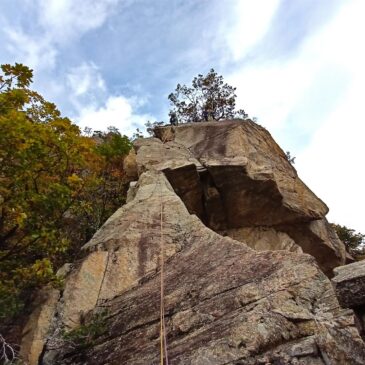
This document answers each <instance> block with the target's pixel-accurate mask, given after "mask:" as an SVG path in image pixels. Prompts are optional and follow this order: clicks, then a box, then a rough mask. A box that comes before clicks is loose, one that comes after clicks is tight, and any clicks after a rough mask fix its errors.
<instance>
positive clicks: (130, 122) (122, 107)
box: [74, 96, 154, 136]
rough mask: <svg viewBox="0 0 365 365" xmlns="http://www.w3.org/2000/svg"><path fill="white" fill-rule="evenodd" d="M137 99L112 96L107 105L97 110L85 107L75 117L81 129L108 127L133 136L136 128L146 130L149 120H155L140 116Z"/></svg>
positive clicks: (145, 115)
mask: <svg viewBox="0 0 365 365" xmlns="http://www.w3.org/2000/svg"><path fill="white" fill-rule="evenodd" d="M137 106H138V102H137V99H127V98H125V97H124V96H110V97H109V98H108V99H107V101H106V103H105V105H104V106H102V107H100V108H97V107H95V106H94V105H91V106H88V107H85V108H84V109H82V110H81V111H80V115H79V116H78V117H75V118H74V120H76V121H77V122H78V123H77V124H78V125H79V126H80V128H81V129H83V128H85V127H90V128H92V129H93V130H106V129H107V127H108V126H114V127H117V128H118V129H119V130H120V131H121V133H123V134H126V135H128V136H131V135H132V134H133V133H134V132H135V131H136V128H142V129H144V127H143V126H144V123H145V122H147V120H154V118H153V116H151V115H148V114H138V113H137V112H136V111H135V108H136V107H137Z"/></svg>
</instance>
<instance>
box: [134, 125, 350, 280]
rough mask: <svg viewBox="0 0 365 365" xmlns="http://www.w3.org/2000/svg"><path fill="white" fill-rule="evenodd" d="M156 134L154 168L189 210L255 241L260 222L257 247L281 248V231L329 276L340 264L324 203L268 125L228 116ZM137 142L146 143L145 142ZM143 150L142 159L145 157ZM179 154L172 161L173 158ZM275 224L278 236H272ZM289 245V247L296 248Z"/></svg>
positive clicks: (341, 256) (341, 254)
mask: <svg viewBox="0 0 365 365" xmlns="http://www.w3.org/2000/svg"><path fill="white" fill-rule="evenodd" d="M156 134H157V136H159V138H160V141H155V143H158V146H159V147H158V148H159V154H158V155H159V156H160V159H159V162H158V165H157V167H158V168H159V169H160V170H162V171H164V172H165V174H166V176H167V178H168V179H169V181H170V183H171V185H172V186H173V188H174V190H175V192H176V193H177V194H178V195H179V196H180V198H181V199H182V200H183V201H184V203H185V205H186V206H187V207H188V209H189V212H190V213H194V214H196V215H197V216H198V217H200V218H201V220H202V221H203V222H204V223H205V224H206V225H207V226H208V227H209V228H211V229H213V230H215V231H219V232H222V231H224V230H227V234H228V235H231V236H232V237H234V238H235V239H238V240H240V241H242V242H244V243H247V244H249V245H250V246H251V247H254V248H255V246H256V245H255V244H254V245H253V246H252V244H250V242H251V241H252V240H251V238H250V236H251V235H252V230H257V229H259V230H260V231H261V238H262V239H264V238H263V237H264V234H263V233H264V231H265V230H266V231H267V232H268V236H267V241H270V242H271V243H270V244H269V245H268V246H267V247H266V248H265V247H263V246H262V244H261V245H259V246H260V249H269V250H273V249H278V250H280V249H283V245H282V243H281V242H282V237H283V234H284V233H285V234H286V235H288V236H289V237H290V239H291V240H292V241H293V242H294V243H295V244H296V245H297V246H300V247H301V249H302V250H303V251H304V252H306V253H309V254H311V255H312V256H314V257H316V259H317V262H318V263H319V265H320V266H321V268H322V270H323V271H324V272H325V273H326V274H327V275H329V276H332V269H333V268H334V267H336V266H339V265H343V264H344V263H345V260H346V252H345V248H344V245H343V244H342V242H341V241H340V240H339V239H338V237H337V235H336V233H335V232H334V231H333V229H332V228H331V226H330V225H329V224H328V222H327V220H326V218H325V215H326V214H327V212H328V208H327V206H326V205H325V204H324V203H323V202H322V201H321V200H320V199H319V198H318V197H316V196H315V195H314V194H313V192H312V191H311V190H309V189H308V187H307V186H306V185H305V184H304V183H303V182H302V181H301V180H300V178H299V177H298V175H297V172H296V170H295V169H294V167H293V166H292V165H291V164H290V163H289V162H288V160H287V158H286V155H285V153H284V152H283V151H282V150H281V149H280V147H279V146H278V145H277V144H276V142H275V141H274V140H273V139H272V137H271V136H270V134H269V132H268V131H267V130H266V129H264V128H263V127H260V126H259V125H257V124H255V123H253V122H250V121H245V122H242V121H225V122H223V123H214V122H213V123H211V122H210V123H209V122H208V123H195V124H194V125H181V126H179V127H172V126H171V127H163V128H159V129H157V131H156ZM161 141H162V142H161ZM163 142H165V143H163ZM147 143H148V142H147ZM142 146H144V148H146V142H143V141H142ZM141 148H143V147H141ZM175 151H176V152H175ZM182 151H183V152H182ZM175 154H176V157H177V158H176V159H175V158H174V157H173V156H174V155H175ZM182 154H184V156H186V157H184V159H183V158H181V156H182ZM141 155H142V156H143V157H140V160H141V159H144V158H146V157H145V154H144V153H142V154H141ZM137 158H138V157H137ZM176 160H178V161H179V163H178V164H177V165H175V164H174V162H172V161H176ZM196 160H197V161H198V162H196ZM183 161H184V162H183ZM144 165H146V163H144ZM182 175H184V178H181V176H182ZM260 227H261V228H260ZM247 228H251V229H247ZM268 228H269V229H268ZM273 231H275V232H276V235H277V236H279V237H281V238H280V239H279V240H276V239H274V240H273V239H272V237H273ZM238 232H239V233H238ZM245 232H247V235H245ZM262 239H261V241H262ZM275 241H277V242H278V244H277V245H275V244H274V242H275ZM290 247H291V248H289V251H293V250H295V249H294V248H293V246H292V245H290Z"/></svg>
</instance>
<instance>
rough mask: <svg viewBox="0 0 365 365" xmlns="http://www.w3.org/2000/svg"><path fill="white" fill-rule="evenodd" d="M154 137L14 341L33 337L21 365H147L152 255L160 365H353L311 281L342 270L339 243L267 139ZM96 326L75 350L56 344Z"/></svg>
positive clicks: (232, 132) (345, 325) (334, 313)
mask: <svg viewBox="0 0 365 365" xmlns="http://www.w3.org/2000/svg"><path fill="white" fill-rule="evenodd" d="M157 135H158V137H159V138H151V139H145V140H139V141H137V142H136V144H135V150H136V156H135V158H131V159H130V161H129V167H130V169H131V171H138V174H139V178H138V181H137V182H134V183H133V184H131V189H130V191H129V194H128V200H127V201H128V203H127V204H126V205H124V206H123V207H122V208H120V209H119V210H118V211H117V212H116V213H115V214H114V215H113V216H112V217H110V219H109V220H108V221H107V222H106V223H105V224H104V226H103V227H102V228H101V229H100V230H99V231H98V232H97V233H96V234H95V235H94V237H93V238H92V239H91V241H90V242H88V244H87V245H85V247H84V252H85V258H84V259H83V260H81V261H80V262H76V263H74V264H73V265H72V268H71V270H70V272H69V273H68V275H67V276H66V279H65V288H64V290H63V291H62V292H61V293H59V294H58V295H59V297H57V298H56V297H55V298H56V299H55V300H56V303H54V301H53V302H52V308H53V309H52V310H50V311H49V312H47V313H51V314H52V315H49V316H48V317H47V316H45V317H44V318H47V321H46V322H47V323H43V322H44V321H43V322H42V323H40V321H38V322H37V321H34V320H33V322H32V323H34V325H33V326H31V325H30V326H29V327H28V328H30V332H29V333H28V340H27V341H28V342H27V341H26V339H25V341H24V343H23V348H25V349H26V348H29V347H31V345H32V344H31V343H30V344H29V341H31V339H32V338H35V337H36V336H35V335H32V333H33V332H35V331H36V332H37V333H41V334H42V336H43V337H42V336H40V337H42V339H41V340H42V342H39V343H41V344H42V345H41V346H38V348H41V350H39V354H38V356H36V355H35V353H34V352H33V354H32V360H31V359H30V357H28V359H27V360H28V361H29V364H30V365H33V364H37V363H38V361H39V364H43V365H51V364H52V365H56V364H75V365H76V364H79V365H81V364H93V365H94V364H95V365H98V364H110V365H111V364H128V365H129V364H131V365H142V364H143V365H146V364H158V363H160V339H159V336H160V333H159V329H160V285H161V271H160V268H161V247H162V245H161V242H163V247H164V252H163V254H164V267H165V271H164V276H163V282H164V292H165V296H164V303H165V317H166V330H167V331H166V332H167V345H168V355H169V363H170V364H174V365H175V364H176V365H178V364H180V365H187V364H195V365H200V364H201V365H213V364H214V365H238V364H249V365H250V364H308V365H309V364H321V365H323V364H326V365H327V364H363V363H364V361H365V345H364V342H363V340H362V338H361V337H360V335H359V333H358V330H357V328H356V325H355V320H354V316H353V312H352V310H350V309H343V308H341V307H340V306H339V303H338V301H337V298H336V296H335V292H334V289H333V287H332V284H331V282H330V280H329V279H328V278H327V276H326V275H325V274H324V273H323V271H322V270H321V268H322V269H323V270H324V271H326V273H327V274H329V273H330V271H331V270H332V268H333V267H335V266H337V265H338V262H340V263H343V262H344V256H345V255H344V254H343V246H341V245H342V243H341V242H340V241H338V238H337V237H336V236H333V232H332V231H330V228H329V227H328V224H327V223H326V221H325V214H326V212H327V208H326V206H325V205H324V203H323V202H321V201H320V200H319V199H318V198H317V197H316V196H315V195H314V194H313V193H312V192H311V191H310V190H309V189H308V188H307V187H306V186H305V185H304V184H303V183H302V182H301V181H300V180H299V178H298V177H297V175H296V172H295V170H294V169H293V167H292V166H291V165H290V164H289V163H288V162H287V160H286V158H285V155H284V154H283V152H282V151H281V150H280V148H279V147H278V146H277V145H276V144H275V142H274V141H273V140H272V139H271V137H270V135H269V133H268V132H267V131H266V130H264V129H263V128H261V127H259V126H257V125H255V124H254V123H251V122H241V121H240V122H238V121H233V122H222V123H214V122H213V123H197V124H195V125H183V126H179V127H174V128H172V127H166V128H161V129H159V130H158V133H157ZM250 143H251V144H252V145H250ZM270 151H271V152H270ZM133 161H134V162H133ZM270 161H271V162H270ZM289 182H290V183H289ZM289 185H290V186H289ZM231 208H232V209H233V213H232V212H231ZM260 217H261V218H262V219H261V218H260ZM161 228H162V229H161ZM296 228H298V229H296ZM298 230H299V233H298V232H297V231H298ZM311 245H313V247H312V246H311ZM316 246H319V247H320V248H318V247H317V248H318V250H317V248H316ZM308 247H309V248H308ZM309 250H312V252H311V255H309V254H305V253H302V252H303V251H304V252H308V251H309ZM321 250H323V252H327V253H328V252H331V253H332V256H328V257H330V260H332V261H331V263H329V264H327V263H326V262H325V260H324V258H323V259H322V261H321V260H320V259H319V258H320V257H322V256H319V255H317V253H318V252H321V254H322V251H321ZM316 255H317V257H316ZM323 257H324V256H323ZM44 305H45V306H46V307H47V303H45V304H44ZM41 308H44V307H43V306H42V307H41ZM100 313H103V319H102V322H103V323H102V325H100V323H99V326H100V331H96V332H97V333H94V335H91V334H90V335H89V338H88V342H86V344H85V342H82V341H80V338H77V337H74V338H73V340H72V341H70V339H69V337H67V336H65V333H66V334H67V333H70V331H71V333H72V331H75V330H76V331H77V330H78V329H80V328H88V326H90V325H92V324H93V323H94V322H93V321H94V319H95V318H97V316H98V315H99V314H100ZM40 327H41V328H40ZM32 331H33V332H32ZM38 337H39V336H38ZM38 339H39V338H38ZM27 346H28V347H27ZM25 352H26V351H25ZM23 354H24V351H23ZM25 357H26V356H25ZM36 358H37V360H36V361H37V362H35V360H33V359H36ZM38 359H39V360H38Z"/></svg>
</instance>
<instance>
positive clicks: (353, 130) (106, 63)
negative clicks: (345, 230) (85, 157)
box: [0, 0, 365, 233]
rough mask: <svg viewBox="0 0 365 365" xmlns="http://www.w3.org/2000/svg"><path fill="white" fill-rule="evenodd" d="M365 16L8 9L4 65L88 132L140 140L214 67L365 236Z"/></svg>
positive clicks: (117, 3) (198, 4)
mask: <svg viewBox="0 0 365 365" xmlns="http://www.w3.org/2000/svg"><path fill="white" fill-rule="evenodd" d="M363 14H365V3H364V1H363V0H320V1H319V0H295V1H294V0H184V1H183V0H154V1H151V0H82V1H81V0H2V1H1V2H0V24H1V27H0V63H14V62H22V63H24V64H26V65H29V66H30V67H32V68H33V69H34V73H35V78H34V80H35V83H34V88H35V89H36V90H37V91H39V92H41V93H42V94H43V95H44V96H45V97H46V98H47V99H49V100H51V101H53V102H55V103H56V104H57V105H58V106H59V108H60V109H61V111H62V113H63V114H64V115H65V116H68V117H70V118H71V119H72V120H74V121H75V122H77V123H78V124H79V125H80V126H81V127H84V126H86V125H87V126H90V127H92V128H93V129H105V128H106V127H107V126H108V125H114V126H116V127H118V128H119V129H120V130H121V131H122V132H124V133H127V134H129V135H130V134H131V133H133V131H134V130H135V129H136V128H137V127H141V126H143V124H144V123H145V121H147V120H148V119H149V120H156V119H157V120H165V121H166V120H167V114H168V109H169V104H168V100H167V95H168V94H169V93H170V92H171V91H173V90H174V88H175V86H176V84H177V83H178V82H179V83H189V82H190V81H191V79H192V78H193V77H194V76H196V75H197V74H198V73H206V72H208V71H209V69H210V68H212V67H213V68H215V69H216V71H217V72H218V73H219V74H222V75H223V76H224V78H225V80H226V81H227V82H229V83H230V84H231V85H233V86H236V87H237V95H238V103H237V104H238V107H240V108H244V109H245V110H246V112H247V113H248V114H249V115H250V116H252V117H253V116H255V117H257V118H258V121H259V123H260V124H262V125H263V126H265V127H266V128H268V129H269V131H270V132H271V133H272V135H273V136H274V138H275V139H276V140H277V141H278V143H279V144H280V145H281V146H282V148H283V149H285V150H290V151H291V153H292V155H295V156H296V157H297V159H296V168H297V170H298V172H299V175H300V176H301V177H302V178H303V180H304V181H305V182H306V183H307V184H308V185H309V186H310V187H311V188H312V189H313V190H314V192H315V193H317V194H318V195H319V196H320V197H321V198H322V199H323V200H324V201H325V202H326V203H327V204H328V205H329V207H330V209H331V212H330V215H329V218H330V219H331V220H332V221H335V222H337V223H341V224H346V225H348V226H350V227H353V228H355V229H357V230H361V231H362V232H364V233H365V219H364V214H363V212H362V209H363V206H364V205H365V198H364V193H363V185H364V177H365V176H364V175H365V173H364V172H363V165H364V163H363V159H364V155H365V153H364V142H363V139H364V121H363V119H364V117H363V115H362V112H363V110H362V109H363V108H362V106H363V104H364V102H363V95H364V85H365V72H364V61H365V50H364V47H365V46H364V41H363V38H362V35H363V34H365V24H364V22H363V19H362V16H363Z"/></svg>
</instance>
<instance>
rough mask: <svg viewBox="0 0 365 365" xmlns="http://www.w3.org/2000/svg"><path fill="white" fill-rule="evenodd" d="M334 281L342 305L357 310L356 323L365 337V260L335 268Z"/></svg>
mask: <svg viewBox="0 0 365 365" xmlns="http://www.w3.org/2000/svg"><path fill="white" fill-rule="evenodd" d="M334 273H335V277H334V278H333V279H332V282H333V284H334V287H335V291H336V295H337V298H338V301H339V302H340V304H341V306H342V307H344V308H351V309H353V310H354V312H355V316H356V317H355V319H356V321H355V323H356V325H357V327H358V329H359V332H360V334H361V336H362V337H363V338H365V261H359V262H355V263H352V264H349V265H346V266H340V267H337V268H336V269H335V270H334Z"/></svg>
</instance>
